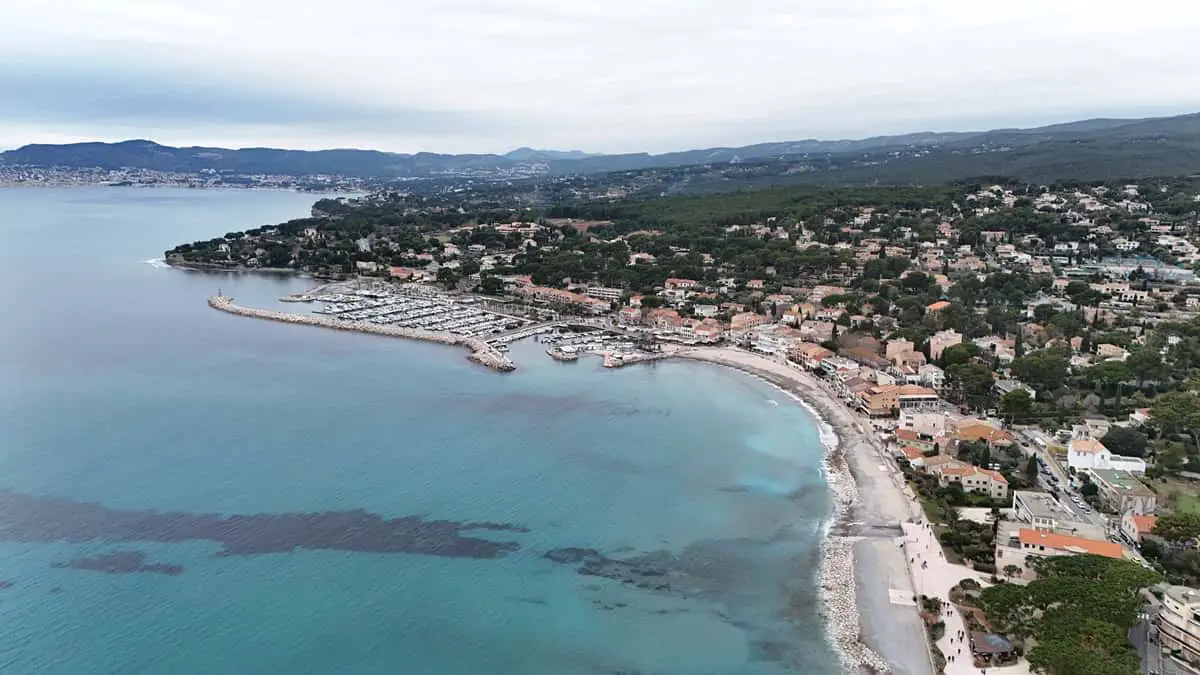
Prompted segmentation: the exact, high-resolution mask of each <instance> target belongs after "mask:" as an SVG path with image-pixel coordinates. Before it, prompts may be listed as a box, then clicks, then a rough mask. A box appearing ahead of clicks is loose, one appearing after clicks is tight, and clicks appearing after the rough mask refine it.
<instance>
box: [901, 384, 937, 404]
mask: <svg viewBox="0 0 1200 675" xmlns="http://www.w3.org/2000/svg"><path fill="white" fill-rule="evenodd" d="M896 403H897V409H898V410H930V409H937V408H939V407H940V405H941V399H939V398H938V395H937V392H936V391H934V390H932V389H929V388H928V387H922V386H920V385H916V384H905V385H901V386H900V387H899V390H898V391H897V394H896Z"/></svg>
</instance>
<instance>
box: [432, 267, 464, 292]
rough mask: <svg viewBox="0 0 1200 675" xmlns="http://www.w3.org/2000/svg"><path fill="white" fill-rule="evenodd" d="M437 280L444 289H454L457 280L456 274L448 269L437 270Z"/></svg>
mask: <svg viewBox="0 0 1200 675" xmlns="http://www.w3.org/2000/svg"><path fill="white" fill-rule="evenodd" d="M437 280H438V283H439V284H442V285H443V286H445V287H446V288H454V285H455V284H457V283H458V280H459V276H458V272H457V271H455V270H452V269H450V268H449V267H441V268H438V272H437Z"/></svg>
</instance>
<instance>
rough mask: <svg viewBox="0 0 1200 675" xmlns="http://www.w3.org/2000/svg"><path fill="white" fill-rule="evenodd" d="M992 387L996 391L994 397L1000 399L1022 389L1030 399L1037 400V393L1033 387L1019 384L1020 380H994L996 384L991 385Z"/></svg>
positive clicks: (1022, 383)
mask: <svg viewBox="0 0 1200 675" xmlns="http://www.w3.org/2000/svg"><path fill="white" fill-rule="evenodd" d="M993 387H994V388H995V389H996V395H997V396H999V397H1001V398H1003V397H1004V396H1005V395H1007V394H1011V393H1012V392H1014V391H1016V390H1018V389H1024V390H1025V391H1026V392H1028V393H1029V398H1030V399H1035V398H1037V391H1035V390H1034V388H1033V387H1031V386H1029V385H1027V384H1025V383H1024V382H1021V381H1020V380H996V384H995V385H993Z"/></svg>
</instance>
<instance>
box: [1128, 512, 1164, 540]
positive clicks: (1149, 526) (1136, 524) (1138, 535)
mask: <svg viewBox="0 0 1200 675" xmlns="http://www.w3.org/2000/svg"><path fill="white" fill-rule="evenodd" d="M1157 524H1158V517H1157V516H1138V515H1134V513H1133V512H1132V511H1130V512H1129V513H1126V514H1125V515H1123V516H1121V534H1122V535H1124V536H1125V538H1126V539H1128V540H1129V541H1131V542H1133V543H1134V544H1140V543H1142V537H1144V536H1146V535H1148V534H1150V533H1151V532H1153V531H1154V526H1155V525H1157Z"/></svg>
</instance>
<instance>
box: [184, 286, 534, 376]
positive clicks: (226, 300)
mask: <svg viewBox="0 0 1200 675" xmlns="http://www.w3.org/2000/svg"><path fill="white" fill-rule="evenodd" d="M208 306H209V307H212V308H213V309H216V310H219V311H222V312H227V313H229V314H233V315H236V316H247V317H251V318H255V319H266V320H268V321H279V322H281V323H290V324H300V325H304V326H318V327H320V328H332V329H334V330H342V331H350V332H354V333H366V334H368V335H382V336H385V337H398V338H406V339H409V340H420V341H423V342H435V343H438V344H443V345H451V346H463V347H467V348H468V349H470V350H471V355H470V356H468V357H467V358H468V359H470V360H471V361H474V362H475V363H478V364H480V365H483V366H487V367H488V368H491V369H492V370H496V371H500V372H509V371H513V370H516V369H517V366H516V365H515V364H514V363H513V362H512V361H511V360H510V359H509V358H508V357H507V356H505V355H504V354H501V353H500V352H498V351H496V350H495V349H494V348H492V346H491V345H489V344H488V343H487V342H484V341H483V340H480V339H478V338H468V337H461V336H458V335H449V334H446V333H435V332H432V331H423V330H417V329H414V328H397V327H395V326H381V325H376V324H366V323H358V322H349V321H335V320H333V319H326V318H324V317H320V316H316V315H306V314H290V313H288V312H279V311H276V310H273V309H256V308H254V307H244V306H242V305H238V304H235V303H234V302H233V298H231V297H229V296H226V295H214V296H211V297H209V299H208Z"/></svg>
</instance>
